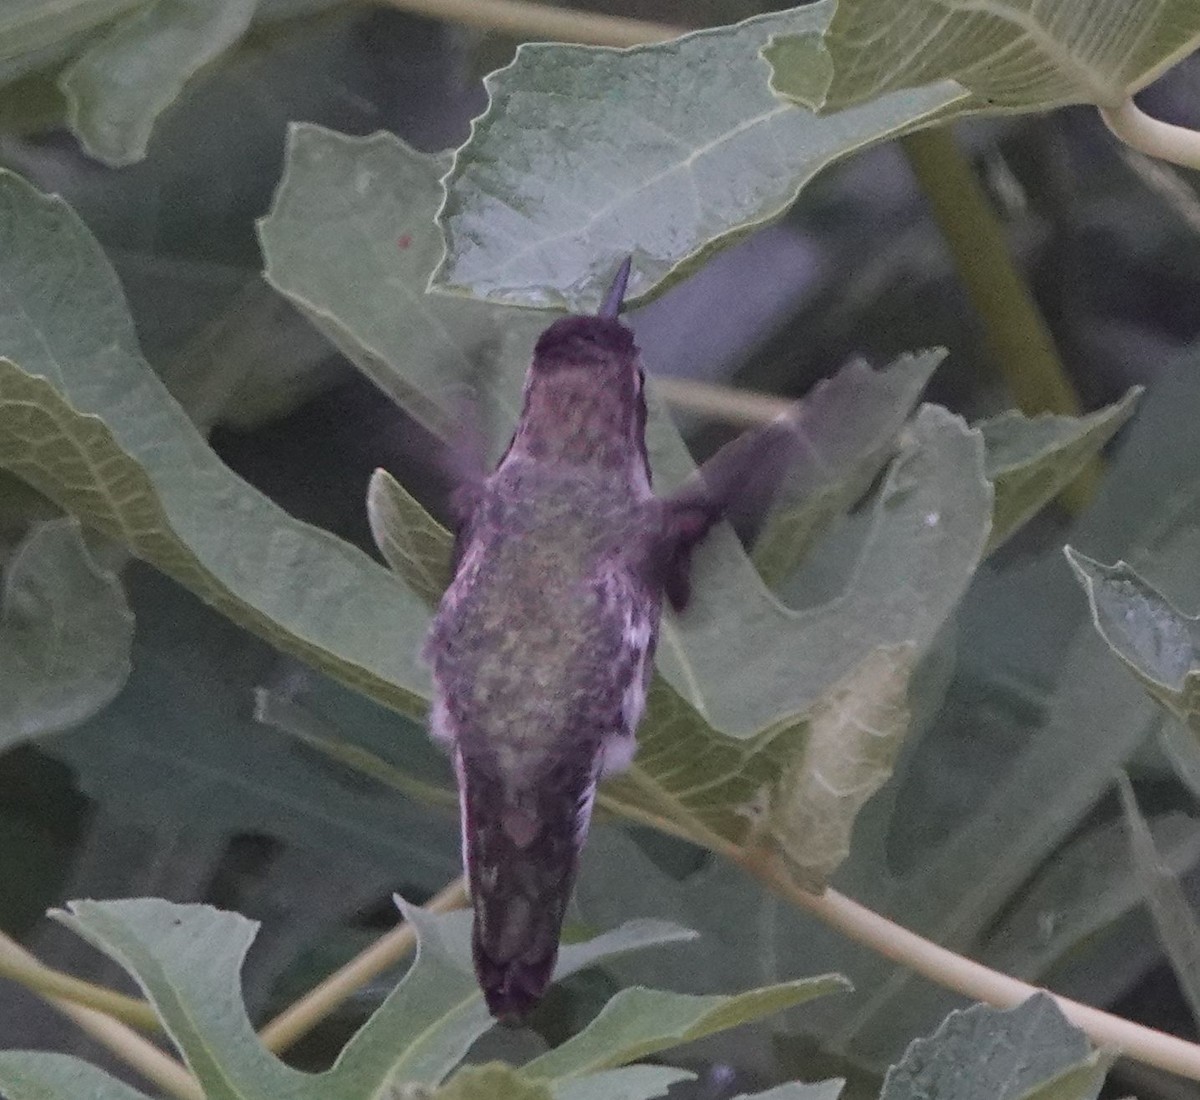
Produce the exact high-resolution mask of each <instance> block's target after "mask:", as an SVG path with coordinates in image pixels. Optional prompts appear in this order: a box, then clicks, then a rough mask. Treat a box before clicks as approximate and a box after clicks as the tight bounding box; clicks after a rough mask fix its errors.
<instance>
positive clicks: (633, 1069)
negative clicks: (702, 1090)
mask: <svg viewBox="0 0 1200 1100" xmlns="http://www.w3.org/2000/svg"><path fill="white" fill-rule="evenodd" d="M695 1077H696V1075H695V1074H694V1073H689V1072H688V1071H687V1070H686V1069H675V1068H674V1067H673V1066H623V1067H622V1068H621V1069H606V1070H601V1071H600V1072H599V1073H589V1074H588V1075H587V1076H586V1077H567V1078H560V1079H559V1080H557V1081H551V1082H550V1092H551V1093H552V1094H553V1096H554V1100H652V1098H653V1097H655V1096H666V1094H667V1089H669V1088H670V1087H671V1086H672V1085H674V1084H678V1082H680V1081H691V1080H694V1079H695Z"/></svg>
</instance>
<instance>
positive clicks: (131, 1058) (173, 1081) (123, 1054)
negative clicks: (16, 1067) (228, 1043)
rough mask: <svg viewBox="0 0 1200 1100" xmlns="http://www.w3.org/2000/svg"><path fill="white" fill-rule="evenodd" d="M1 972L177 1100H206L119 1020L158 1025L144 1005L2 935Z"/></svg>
mask: <svg viewBox="0 0 1200 1100" xmlns="http://www.w3.org/2000/svg"><path fill="white" fill-rule="evenodd" d="M0 972H2V973H3V975H4V977H7V978H12V979H13V980H14V981H17V982H20V983H21V985H23V986H25V987H26V988H27V989H29V990H31V991H32V992H34V993H36V994H37V995H38V996H39V997H41V998H42V999H43V1000H45V1001H46V1003H47V1004H50V1005H53V1006H54V1008H56V1009H58V1011H59V1012H61V1013H62V1014H63V1015H64V1016H66V1017H67V1019H69V1020H71V1021H72V1022H73V1023H74V1024H75V1025H76V1026H77V1027H78V1028H79V1029H80V1030H81V1031H84V1032H86V1033H87V1034H88V1035H90V1036H91V1037H92V1038H93V1039H95V1040H96V1042H98V1043H100V1044H101V1045H103V1046H105V1047H107V1048H108V1049H109V1050H110V1051H112V1053H113V1054H115V1055H116V1056H117V1057H118V1058H120V1059H121V1061H122V1062H124V1063H125V1064H126V1065H127V1066H129V1067H131V1068H132V1069H135V1070H137V1072H138V1073H140V1074H141V1075H142V1076H143V1077H145V1078H146V1080H147V1081H153V1082H154V1084H156V1085H157V1086H158V1087H159V1088H160V1089H163V1090H164V1091H165V1092H169V1093H170V1094H171V1095H172V1096H175V1097H178V1100H204V1093H203V1090H202V1089H201V1088H200V1084H199V1082H197V1080H196V1079H195V1078H194V1077H193V1076H192V1075H191V1074H190V1073H189V1072H188V1071H187V1068H186V1067H185V1066H183V1065H181V1064H180V1063H179V1062H177V1061H176V1060H175V1059H174V1058H172V1057H171V1056H170V1055H169V1054H166V1053H165V1052H163V1051H162V1050H160V1049H159V1048H158V1047H156V1046H155V1045H154V1044H153V1043H152V1042H150V1041H149V1040H148V1039H145V1038H143V1037H142V1036H141V1035H139V1034H138V1033H137V1032H136V1031H134V1030H133V1029H132V1028H131V1027H129V1026H128V1025H127V1024H124V1023H122V1022H121V1021H120V1020H117V1019H114V1016H117V1015H121V1016H124V1017H125V1018H126V1019H130V1020H132V1021H133V1022H134V1023H136V1024H138V1026H140V1027H157V1026H159V1024H158V1017H157V1015H156V1014H155V1012H154V1009H152V1008H151V1007H150V1006H149V1005H148V1004H146V1002H145V1001H139V1000H138V999H137V998H135V997H126V996H125V995H124V994H122V993H117V992H116V991H115V990H112V989H105V988H104V987H103V986H98V985H92V984H91V983H90V982H85V981H82V980H81V979H79V978H72V977H71V976H70V975H69V974H63V973H62V972H61V971H58V970H54V969H53V968H51V967H49V966H46V965H45V964H44V963H42V962H40V961H39V960H38V959H37V958H35V957H34V956H33V955H31V954H30V953H29V952H28V951H26V950H25V948H23V947H22V946H21V945H20V944H18V943H17V942H16V941H14V940H12V939H10V938H9V937H8V936H6V935H4V934H3V933H0ZM88 1005H94V1006H95V1007H91V1008H89V1007H87V1006H88Z"/></svg>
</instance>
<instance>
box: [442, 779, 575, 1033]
mask: <svg viewBox="0 0 1200 1100" xmlns="http://www.w3.org/2000/svg"><path fill="white" fill-rule="evenodd" d="M464 763H465V765H466V766H465V768H464V769H463V771H464V776H463V778H464V782H463V792H462V796H463V851H464V853H465V856H466V862H467V877H468V881H469V883H470V888H471V900H472V904H473V906H474V909H475V923H474V929H473V934H472V948H473V951H474V956H475V973H476V975H477V976H478V978H479V984H480V987H481V988H482V989H483V995H484V999H485V1000H486V1001H487V1006H488V1009H489V1010H490V1011H491V1013H492V1015H493V1016H495V1017H496V1019H498V1020H501V1021H503V1022H505V1023H519V1022H520V1021H522V1020H524V1019H525V1017H527V1016H528V1015H529V1013H530V1012H531V1011H532V1010H533V1008H534V1007H535V1006H536V1005H537V1003H538V1002H539V1001H540V1000H541V998H542V995H543V994H544V993H545V991H546V987H547V986H548V985H549V984H550V977H551V975H552V974H553V972H554V964H555V961H556V960H557V958H558V940H559V935H560V933H561V931H562V923H563V917H564V916H565V914H566V909H567V903H568V902H569V900H570V897H571V889H572V887H573V886H574V883H575V872H576V870H577V868H578V865H579V849H580V845H581V844H582V841H583V837H584V835H585V834H586V831H587V824H588V820H587V819H588V817H590V814H591V794H592V790H593V789H594V784H595V779H594V774H595V773H594V765H593V764H592V762H591V761H588V762H587V763H586V766H585V767H582V768H578V767H575V766H573V765H572V764H568V762H565V761H564V762H562V763H560V764H557V765H555V766H554V767H552V768H550V769H540V771H541V773H542V774H540V775H538V776H530V777H528V780H527V781H526V782H522V783H521V784H520V785H519V786H518V785H516V784H514V783H513V782H511V781H510V780H508V779H507V778H506V777H501V776H499V775H497V774H496V772H495V770H494V769H493V768H491V767H489V766H488V764H489V763H490V762H489V761H480V760H471V761H466V762H464ZM581 815H583V816H582V820H581Z"/></svg>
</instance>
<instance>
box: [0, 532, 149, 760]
mask: <svg viewBox="0 0 1200 1100" xmlns="http://www.w3.org/2000/svg"><path fill="white" fill-rule="evenodd" d="M132 644H133V613H132V612H131V611H130V610H129V604H128V602H127V601H126V599H125V590H124V588H123V587H122V585H121V582H120V580H119V579H118V578H117V577H115V576H114V575H113V574H111V573H109V572H107V571H105V570H104V569H102V568H101V567H100V566H99V565H98V564H97V563H96V562H95V560H94V559H93V558H92V556H91V555H90V554H89V553H88V548H87V545H86V544H85V542H84V541H83V534H82V532H81V531H80V529H79V524H78V523H77V522H76V521H75V520H73V519H56V520H49V521H47V522H45V523H39V524H36V525H35V526H34V527H33V529H32V530H31V531H30V532H29V534H28V535H27V536H26V537H25V538H24V539H23V540H22V542H21V544H20V545H19V546H18V547H17V548H16V550H15V551H14V553H13V555H12V557H11V558H10V559H9V561H8V562H7V564H6V565H5V568H4V575H3V585H2V587H0V748H7V747H9V746H11V745H14V744H16V743H17V742H19V741H23V740H26V739H28V738H31V737H37V736H40V735H42V734H46V733H58V732H60V731H62V730H66V729H70V728H71V727H72V726H75V725H78V724H79V723H80V722H82V721H83V720H84V719H86V718H88V717H89V716H91V715H92V714H95V713H96V712H97V711H98V710H100V709H101V708H102V707H104V706H105V705H106V704H108V703H110V702H111V701H112V700H113V698H114V697H115V696H116V694H117V692H119V691H120V690H121V688H122V687H123V686H124V684H125V681H126V679H127V678H128V677H129V670H130V648H131V646H132Z"/></svg>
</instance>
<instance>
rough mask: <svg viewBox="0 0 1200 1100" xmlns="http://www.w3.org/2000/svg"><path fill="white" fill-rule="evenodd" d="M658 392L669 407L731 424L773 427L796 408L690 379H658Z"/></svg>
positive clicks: (763, 396)
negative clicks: (777, 420) (780, 417)
mask: <svg viewBox="0 0 1200 1100" xmlns="http://www.w3.org/2000/svg"><path fill="white" fill-rule="evenodd" d="M654 389H655V392H657V393H658V395H659V396H660V397H662V399H663V400H664V401H666V402H667V403H668V404H669V405H674V406H675V408H677V409H684V410H685V411H686V412H691V413H699V414H700V415H701V416H712V417H717V418H719V419H721V420H728V421H729V422H730V423H731V424H741V425H746V426H750V427H753V426H755V425H758V424H769V423H770V422H771V421H772V420H774V419H775V417H777V416H779V415H780V414H781V413H785V412H787V411H788V410H789V409H790V408H791V407H792V402H791V401H788V400H787V399H786V398H783V397H773V396H772V395H771V394H769V393H755V392H753V391H751V390H735V389H733V388H732V387H730V386H719V385H716V384H715V383H712V382H697V381H694V380H693V379H690V378H660V377H656V378H655V379H654Z"/></svg>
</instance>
